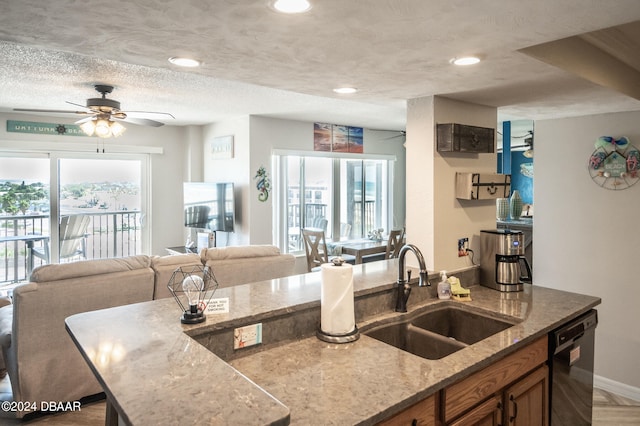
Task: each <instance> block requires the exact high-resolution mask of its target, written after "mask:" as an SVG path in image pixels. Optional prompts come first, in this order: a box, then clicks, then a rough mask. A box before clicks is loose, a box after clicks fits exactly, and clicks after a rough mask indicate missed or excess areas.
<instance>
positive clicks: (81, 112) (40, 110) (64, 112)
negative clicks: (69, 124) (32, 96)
mask: <svg viewBox="0 0 640 426" xmlns="http://www.w3.org/2000/svg"><path fill="white" fill-rule="evenodd" d="M13 110H14V111H20V112H44V113H56V114H82V115H85V114H92V113H91V112H90V111H63V110H60V109H31V108H14V109H13Z"/></svg>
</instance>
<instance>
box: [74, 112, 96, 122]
mask: <svg viewBox="0 0 640 426" xmlns="http://www.w3.org/2000/svg"><path fill="white" fill-rule="evenodd" d="M93 117H95V114H94V115H90V116H89V117H85V118H81V119H80V120H78V121H76V122H75V123H74V124H82V123H86V122H87V121H91V120H93Z"/></svg>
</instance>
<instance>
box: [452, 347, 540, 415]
mask: <svg viewBox="0 0 640 426" xmlns="http://www.w3.org/2000/svg"><path fill="white" fill-rule="evenodd" d="M547 357H548V353H547V337H546V336H545V337H542V338H540V339H538V340H537V341H535V342H534V343H532V344H530V345H529V346H526V347H524V348H522V349H520V350H519V351H517V352H514V353H512V354H511V355H507V357H505V358H504V359H502V360H500V361H497V362H496V363H494V364H492V365H490V366H488V367H487V368H485V369H484V370H481V371H478V372H477V373H474V374H472V375H471V376H469V377H467V378H466V379H463V380H461V381H459V382H458V383H454V384H453V385H451V386H449V387H448V388H446V389H445V390H444V391H443V399H444V403H443V404H442V406H443V407H444V419H445V422H449V421H451V420H452V419H454V418H456V417H457V416H459V415H460V414H462V413H464V412H465V411H467V410H468V409H470V408H472V407H474V406H475V405H476V404H479V403H480V402H482V401H483V400H485V399H486V398H488V397H490V396H491V395H493V394H496V393H497V392H500V391H501V390H502V389H504V388H505V387H507V386H508V385H509V384H511V383H513V382H514V381H515V380H517V379H518V378H520V377H523V376H524V375H526V374H527V373H529V372H530V371H532V370H534V369H535V368H537V367H538V366H540V365H542V364H544V363H545V361H546V360H547Z"/></svg>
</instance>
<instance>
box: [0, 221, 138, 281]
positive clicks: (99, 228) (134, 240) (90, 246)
mask: <svg viewBox="0 0 640 426" xmlns="http://www.w3.org/2000/svg"><path fill="white" fill-rule="evenodd" d="M83 214H85V215H87V216H89V217H90V218H91V220H90V222H89V226H88V229H87V234H88V235H87V259H105V258H113V257H122V256H130V255H135V254H140V253H141V251H142V238H141V226H140V217H141V214H140V211H134V210H124V211H112V212H107V211H105V212H91V213H89V212H87V213H83ZM49 231H50V230H49V216H48V215H17V216H0V283H15V282H21V281H26V280H28V279H29V276H28V275H29V262H30V253H29V244H33V245H34V246H35V247H38V246H42V245H43V244H50V241H49V240H48V239H44V240H40V241H35V242H27V241H26V240H20V239H19V238H17V239H16V238H13V237H20V236H28V235H46V236H48V235H50V232H49ZM3 237H4V238H3ZM3 239H4V240H7V239H10V241H2V240H3ZM69 260H71V261H72V260H78V258H71V259H66V260H65V261H69ZM31 261H32V262H33V266H39V265H41V264H43V263H44V261H42V260H41V259H40V258H35V259H31Z"/></svg>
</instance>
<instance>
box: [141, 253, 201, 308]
mask: <svg viewBox="0 0 640 426" xmlns="http://www.w3.org/2000/svg"><path fill="white" fill-rule="evenodd" d="M194 266H203V265H202V261H201V260H200V256H199V255H197V254H195V253H187V254H175V255H168V256H153V257H152V258H151V267H152V268H153V271H154V275H155V276H154V291H153V299H154V300H155V299H163V298H165V297H172V294H171V292H170V291H169V289H168V288H167V284H169V280H170V279H171V276H172V275H173V271H175V270H176V269H178V268H179V267H183V268H192V267H194Z"/></svg>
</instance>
